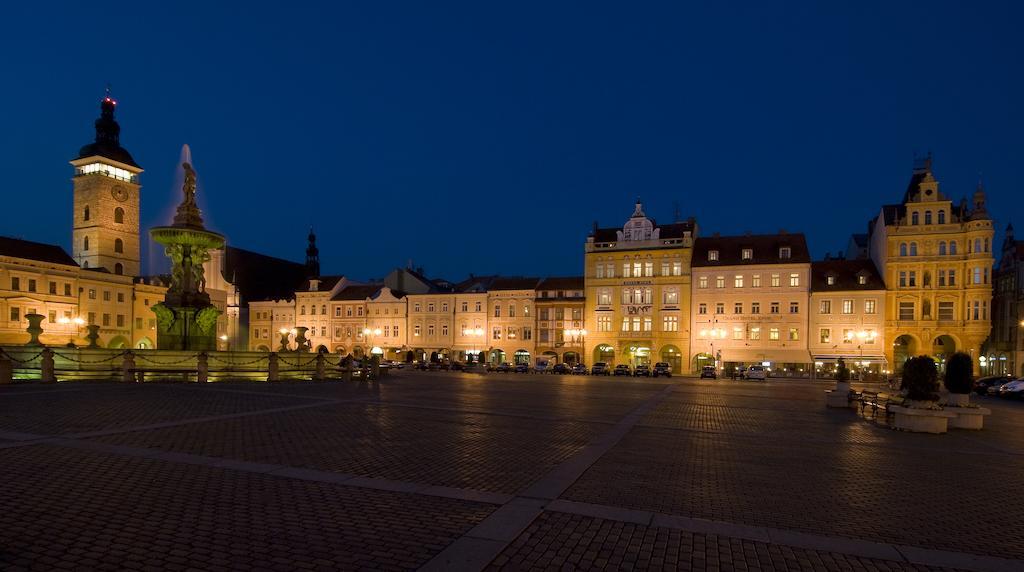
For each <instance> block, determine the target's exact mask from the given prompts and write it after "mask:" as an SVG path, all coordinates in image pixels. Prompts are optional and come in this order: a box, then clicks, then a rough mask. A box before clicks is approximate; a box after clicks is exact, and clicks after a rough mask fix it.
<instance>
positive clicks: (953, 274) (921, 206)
mask: <svg viewBox="0 0 1024 572" xmlns="http://www.w3.org/2000/svg"><path fill="white" fill-rule="evenodd" d="M869 228H870V233H869V249H870V257H871V259H872V260H873V261H874V263H875V266H876V267H877V268H878V269H879V271H880V272H881V273H882V275H883V277H884V280H885V283H886V297H885V339H886V340H887V341H888V343H887V344H886V350H885V356H886V359H887V360H888V362H889V363H891V364H893V368H894V369H895V370H896V371H897V372H898V371H899V370H901V368H902V366H903V363H904V362H905V361H906V360H907V358H908V357H913V356H916V355H931V356H933V357H935V359H936V360H937V361H938V362H939V363H940V364H941V363H942V362H943V360H944V359H945V358H946V357H947V356H949V355H950V354H952V353H953V352H954V351H964V352H967V353H969V354H971V355H972V357H974V358H975V364H976V365H977V361H976V360H977V358H978V357H980V355H981V344H982V342H984V341H985V339H986V338H987V337H988V335H989V331H990V329H991V302H992V265H993V255H992V246H993V245H992V243H993V227H992V220H991V218H990V217H989V215H988V212H987V209H986V205H985V192H984V190H983V189H982V188H981V186H980V185H979V187H978V189H977V190H976V191H975V192H974V195H973V200H972V202H971V204H970V205H968V203H967V201H966V200H964V201H961V203H960V204H954V203H953V202H952V201H951V200H950V199H949V198H948V197H947V196H946V195H945V194H944V193H942V192H941V190H940V188H939V183H938V181H937V180H936V179H935V176H934V175H933V173H932V165H931V159H930V158H929V159H928V160H926V161H924V162H923V163H922V164H921V165H920V166H918V167H917V168H915V170H914V173H913V176H912V177H911V180H910V184H909V185H908V187H907V191H906V193H905V194H904V196H903V201H902V202H901V203H900V204H896V205H886V206H884V207H882V211H881V212H880V213H879V214H878V216H876V217H875V218H874V219H873V220H872V221H871V224H870V225H869Z"/></svg>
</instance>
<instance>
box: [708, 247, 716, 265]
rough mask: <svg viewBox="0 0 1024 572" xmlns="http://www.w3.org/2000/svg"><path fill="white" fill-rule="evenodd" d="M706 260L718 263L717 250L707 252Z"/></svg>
mask: <svg viewBox="0 0 1024 572" xmlns="http://www.w3.org/2000/svg"><path fill="white" fill-rule="evenodd" d="M708 260H709V261H711V262H717V261H718V251H717V250H709V251H708Z"/></svg>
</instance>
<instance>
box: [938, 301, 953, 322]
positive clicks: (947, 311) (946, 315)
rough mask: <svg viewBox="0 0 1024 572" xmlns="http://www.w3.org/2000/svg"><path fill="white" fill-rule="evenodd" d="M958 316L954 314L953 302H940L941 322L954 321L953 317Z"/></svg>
mask: <svg viewBox="0 0 1024 572" xmlns="http://www.w3.org/2000/svg"><path fill="white" fill-rule="evenodd" d="M955 315H956V314H955V313H954V312H953V302H951V301H939V320H950V321H952V320H953V316H955Z"/></svg>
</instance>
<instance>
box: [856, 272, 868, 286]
mask: <svg viewBox="0 0 1024 572" xmlns="http://www.w3.org/2000/svg"><path fill="white" fill-rule="evenodd" d="M867 283H868V277H867V276H865V275H863V274H861V275H860V276H858V277H857V284H860V285H861V286H863V285H865V284H867Z"/></svg>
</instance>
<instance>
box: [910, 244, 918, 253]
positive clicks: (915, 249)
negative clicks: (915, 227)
mask: <svg viewBox="0 0 1024 572" xmlns="http://www.w3.org/2000/svg"><path fill="white" fill-rule="evenodd" d="M910 255H911V256H917V243H916V242H911V243H910Z"/></svg>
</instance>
